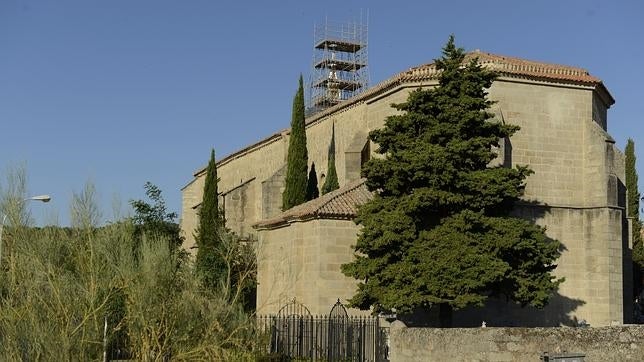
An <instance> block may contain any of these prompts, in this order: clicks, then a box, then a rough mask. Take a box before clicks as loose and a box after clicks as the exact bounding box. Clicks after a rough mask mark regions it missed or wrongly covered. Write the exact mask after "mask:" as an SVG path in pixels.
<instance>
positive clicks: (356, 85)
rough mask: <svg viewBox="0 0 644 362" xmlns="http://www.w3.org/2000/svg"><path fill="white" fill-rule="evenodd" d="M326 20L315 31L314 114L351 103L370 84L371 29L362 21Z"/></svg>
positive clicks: (310, 110) (310, 108)
mask: <svg viewBox="0 0 644 362" xmlns="http://www.w3.org/2000/svg"><path fill="white" fill-rule="evenodd" d="M360 18H361V19H360V21H359V22H350V23H333V22H329V21H328V20H325V21H324V23H323V24H319V25H318V24H316V25H315V26H314V29H313V40H314V42H313V71H312V73H311V78H310V87H309V97H308V98H309V99H308V112H307V113H309V114H313V113H316V112H319V111H322V110H324V109H326V108H329V107H332V106H335V105H336V104H338V103H340V102H342V101H344V100H347V99H349V98H351V97H353V96H355V95H357V94H359V93H360V92H362V91H364V90H365V89H367V86H368V85H369V69H368V56H367V55H368V53H367V35H368V34H367V30H368V29H367V28H368V25H367V24H366V23H363V22H362V16H361V17H360Z"/></svg>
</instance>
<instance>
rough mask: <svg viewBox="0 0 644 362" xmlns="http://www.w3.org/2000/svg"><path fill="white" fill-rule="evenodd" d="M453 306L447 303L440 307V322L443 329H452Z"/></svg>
mask: <svg viewBox="0 0 644 362" xmlns="http://www.w3.org/2000/svg"><path fill="white" fill-rule="evenodd" d="M452 311H453V309H452V306H451V305H449V304H447V303H441V304H439V305H438V321H439V323H440V327H441V328H451V327H452Z"/></svg>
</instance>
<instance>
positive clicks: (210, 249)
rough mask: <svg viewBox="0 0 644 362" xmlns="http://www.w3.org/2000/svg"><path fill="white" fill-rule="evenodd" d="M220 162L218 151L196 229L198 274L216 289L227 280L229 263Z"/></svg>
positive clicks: (212, 154) (208, 174)
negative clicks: (223, 235) (223, 243)
mask: <svg viewBox="0 0 644 362" xmlns="http://www.w3.org/2000/svg"><path fill="white" fill-rule="evenodd" d="M218 182H219V179H218V178H217V163H216V161H215V150H214V148H213V149H212V151H211V152H210V161H209V162H208V167H207V168H206V180H205V184H204V190H203V199H202V202H201V209H200V210H199V225H198V227H197V230H196V235H195V239H196V241H197V247H198V249H197V260H196V265H195V268H196V272H197V274H198V276H199V277H200V278H201V280H202V282H203V284H204V286H206V287H209V288H214V287H217V286H218V283H219V281H220V280H221V278H222V277H223V273H224V271H225V268H226V263H225V261H224V259H223V256H222V253H221V252H220V249H221V235H220V232H221V228H222V227H223V222H222V215H221V213H220V210H219V198H218V190H217V183H218Z"/></svg>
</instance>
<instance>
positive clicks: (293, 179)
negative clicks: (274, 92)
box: [282, 75, 309, 210]
mask: <svg viewBox="0 0 644 362" xmlns="http://www.w3.org/2000/svg"><path fill="white" fill-rule="evenodd" d="M308 165H309V156H308V151H307V150H306V127H305V121H304V81H303V80H302V75H300V81H299V87H298V89H297V93H296V94H295V98H294V99H293V113H292V116H291V136H290V138H289V142H288V158H287V169H286V187H285V189H284V193H283V194H282V210H288V209H290V208H292V207H293V206H297V205H299V204H302V203H304V202H306V186H307V177H306V176H307V172H308Z"/></svg>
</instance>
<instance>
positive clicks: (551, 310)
mask: <svg viewBox="0 0 644 362" xmlns="http://www.w3.org/2000/svg"><path fill="white" fill-rule="evenodd" d="M584 304H586V302H584V301H582V300H579V299H571V298H568V297H565V296H563V295H561V294H559V293H555V294H554V295H553V296H552V298H551V299H550V303H549V304H548V305H547V306H546V307H545V308H543V309H537V308H534V307H530V306H527V307H521V306H520V305H519V304H516V303H514V302H512V301H506V300H505V299H500V298H490V299H488V301H487V303H486V304H485V306H483V307H468V308H464V309H461V310H457V311H454V315H453V319H452V327H453V328H471V327H481V325H482V324H483V322H485V324H486V326H487V327H558V326H570V327H574V326H579V325H581V324H583V323H584V322H585V321H581V320H578V319H577V317H576V316H574V312H575V310H577V308H579V307H580V306H582V305H584ZM398 318H399V319H400V320H401V321H402V322H404V323H405V325H406V326H408V327H436V328H438V327H440V323H439V318H438V306H437V307H435V308H431V309H429V310H418V311H417V312H415V313H413V314H411V315H404V316H398Z"/></svg>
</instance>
